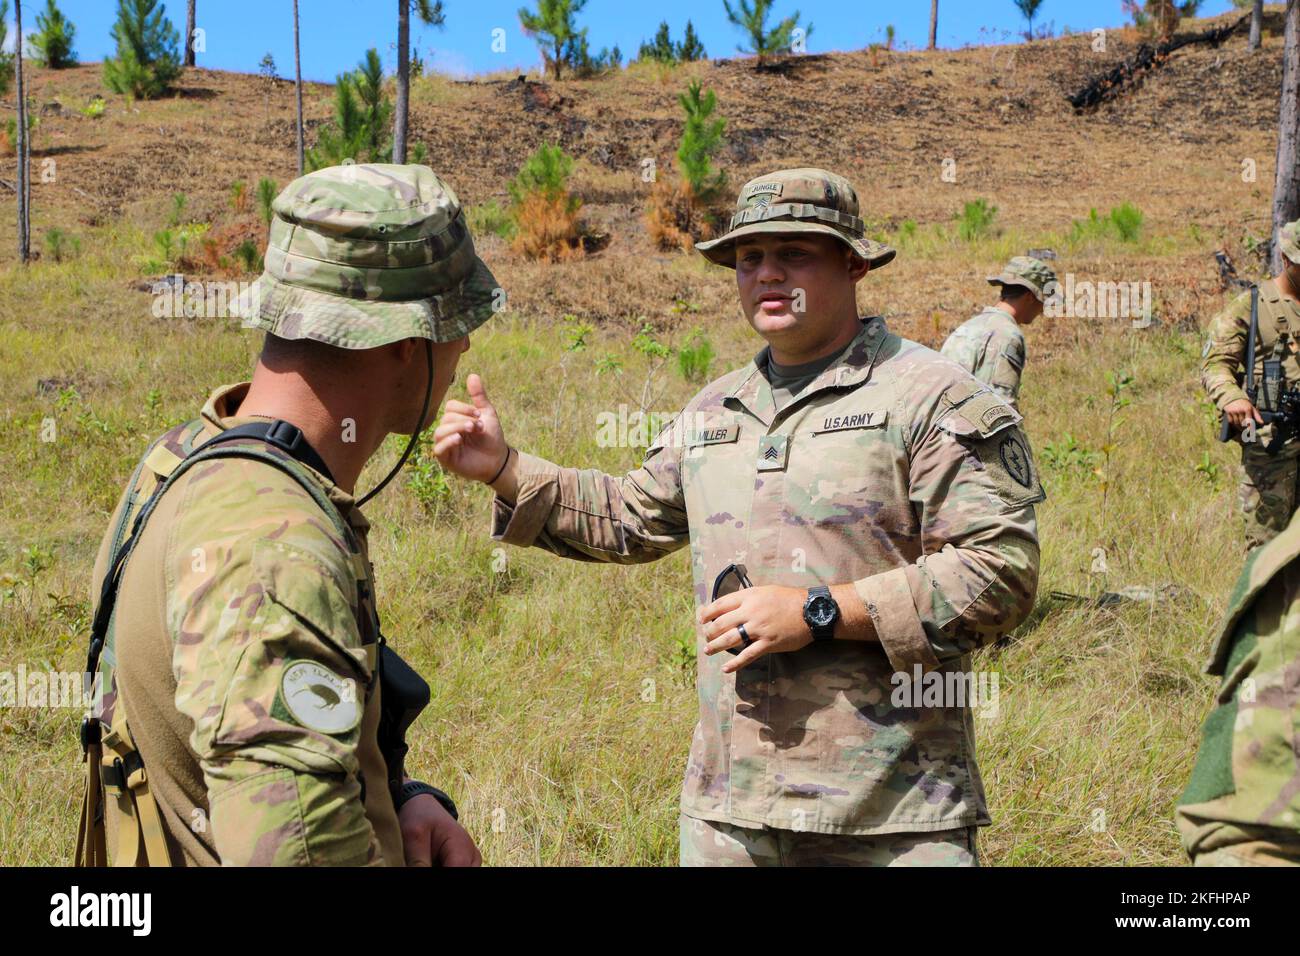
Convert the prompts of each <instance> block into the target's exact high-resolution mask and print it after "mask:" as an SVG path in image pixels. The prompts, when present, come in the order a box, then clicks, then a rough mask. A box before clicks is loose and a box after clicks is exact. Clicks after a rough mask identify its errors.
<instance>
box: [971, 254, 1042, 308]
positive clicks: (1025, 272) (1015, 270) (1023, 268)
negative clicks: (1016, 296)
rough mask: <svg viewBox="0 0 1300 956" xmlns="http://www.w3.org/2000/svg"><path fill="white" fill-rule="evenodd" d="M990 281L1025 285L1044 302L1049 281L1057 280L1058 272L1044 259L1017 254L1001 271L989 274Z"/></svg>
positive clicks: (998, 283)
mask: <svg viewBox="0 0 1300 956" xmlns="http://www.w3.org/2000/svg"><path fill="white" fill-rule="evenodd" d="M988 281H989V285H1018V286H1023V287H1024V288H1026V289H1028V290H1029V291H1030V292H1032V293H1033V294H1034V298H1035V299H1037V300H1038V301H1039V302H1042V301H1043V296H1044V295H1045V291H1044V290H1046V288H1047V285H1048V283H1051V282H1055V281H1056V273H1055V272H1053V271H1052V269H1051V267H1050V266H1049V265H1048V264H1047V263H1046V262H1044V261H1043V260H1042V259H1035V258H1034V257H1033V256H1015V257H1014V258H1013V259H1012V260H1011V261H1010V262H1008V263H1007V264H1006V265H1005V266H1003V267H1002V271H1001V272H999V273H998V274H997V275H995V276H989V277H988Z"/></svg>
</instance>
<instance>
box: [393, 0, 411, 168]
mask: <svg viewBox="0 0 1300 956" xmlns="http://www.w3.org/2000/svg"><path fill="white" fill-rule="evenodd" d="M410 99H411V0H397V107H396V109H395V110H394V113H395V114H396V116H395V117H394V120H393V162H395V163H405V162H406V123H407V120H408V118H409V117H408V110H409V104H410Z"/></svg>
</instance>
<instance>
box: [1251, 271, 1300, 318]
mask: <svg viewBox="0 0 1300 956" xmlns="http://www.w3.org/2000/svg"><path fill="white" fill-rule="evenodd" d="M1259 297H1260V298H1261V299H1263V300H1264V301H1265V302H1270V303H1272V304H1274V305H1281V306H1283V307H1284V308H1286V309H1287V310H1288V311H1289V312H1290V313H1291V315H1292V316H1294V317H1295V318H1296V319H1297V320H1300V302H1296V300H1295V299H1291V298H1288V297H1287V296H1284V295H1283V294H1282V290H1281V289H1279V288H1278V287H1277V279H1275V278H1273V277H1272V276H1270V277H1269V278H1268V281H1266V282H1261V283H1260V284H1259Z"/></svg>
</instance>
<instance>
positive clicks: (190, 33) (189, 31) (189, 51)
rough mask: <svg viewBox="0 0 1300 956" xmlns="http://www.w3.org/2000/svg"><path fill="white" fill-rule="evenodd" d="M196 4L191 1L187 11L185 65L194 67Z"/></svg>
mask: <svg viewBox="0 0 1300 956" xmlns="http://www.w3.org/2000/svg"><path fill="white" fill-rule="evenodd" d="M194 4H195V0H189V3H188V5H187V6H186V9H185V65H186V66H193V65H194Z"/></svg>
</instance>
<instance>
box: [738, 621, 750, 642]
mask: <svg viewBox="0 0 1300 956" xmlns="http://www.w3.org/2000/svg"><path fill="white" fill-rule="evenodd" d="M736 631H737V632H738V633H739V634H740V639H741V640H742V641H744V644H743V645H742V646H743V647H749V645H750V644H751V643H752V641H750V639H749V631H747V630H745V625H743V624H738V625H736Z"/></svg>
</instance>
